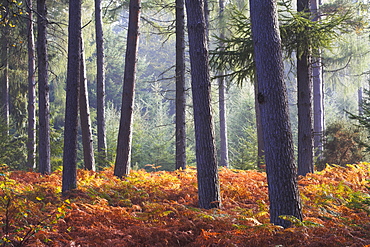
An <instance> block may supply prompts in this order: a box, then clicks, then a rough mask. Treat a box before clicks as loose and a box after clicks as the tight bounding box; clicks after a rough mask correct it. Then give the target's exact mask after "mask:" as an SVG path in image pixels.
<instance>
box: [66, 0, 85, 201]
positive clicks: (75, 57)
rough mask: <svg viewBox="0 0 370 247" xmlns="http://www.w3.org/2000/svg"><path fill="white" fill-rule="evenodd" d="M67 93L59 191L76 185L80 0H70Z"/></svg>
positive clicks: (67, 189) (73, 187)
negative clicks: (60, 188) (61, 175)
mask: <svg viewBox="0 0 370 247" xmlns="http://www.w3.org/2000/svg"><path fill="white" fill-rule="evenodd" d="M68 23H69V24H68V64H67V90H66V91H67V95H66V113H65V124H64V150H63V179H62V193H63V194H65V193H66V192H67V191H69V190H72V189H75V188H77V128H78V103H79V102H78V101H79V89H80V78H81V77H80V68H81V0H70V1H69V22H68Z"/></svg>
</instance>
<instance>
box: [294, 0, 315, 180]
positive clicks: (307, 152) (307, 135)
mask: <svg viewBox="0 0 370 247" xmlns="http://www.w3.org/2000/svg"><path fill="white" fill-rule="evenodd" d="M309 4H310V1H309V0H298V1H297V11H298V12H307V11H309V6H310V5H309ZM301 42H305V41H303V40H302V41H301ZM298 47H300V45H298ZM303 49H304V48H303ZM297 83H298V87H297V90H298V97H297V104H298V175H303V176H305V175H306V174H307V173H313V170H314V169H313V119H312V70H311V55H310V50H309V49H308V48H306V49H305V50H301V49H298V51H297Z"/></svg>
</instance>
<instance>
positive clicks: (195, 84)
mask: <svg viewBox="0 0 370 247" xmlns="http://www.w3.org/2000/svg"><path fill="white" fill-rule="evenodd" d="M185 3H186V11H187V18H188V36H189V53H190V64H191V79H192V94H193V110H194V125H195V141H196V159H197V171H198V172H197V178H198V198H199V206H200V207H201V208H206V209H208V208H214V207H220V206H221V196H220V185H219V180H218V171H217V161H216V151H215V142H214V131H213V123H212V114H211V95H210V92H211V82H210V75H209V64H208V42H207V36H208V35H207V25H206V18H205V13H204V7H205V6H204V1H202V0H186V1H185Z"/></svg>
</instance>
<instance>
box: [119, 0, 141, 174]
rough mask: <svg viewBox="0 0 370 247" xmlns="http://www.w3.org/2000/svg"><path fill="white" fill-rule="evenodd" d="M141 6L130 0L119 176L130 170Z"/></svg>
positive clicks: (137, 1)
mask: <svg viewBox="0 0 370 247" xmlns="http://www.w3.org/2000/svg"><path fill="white" fill-rule="evenodd" d="M140 8H141V6H140V0H130V7H129V9H130V10H129V11H130V13H129V23H128V33H127V48H126V57H125V74H124V78H123V92H122V106H121V120H120V126H119V133H118V143H117V156H116V163H115V166H114V175H115V176H117V177H123V176H127V175H128V174H129V172H130V160H131V141H132V113H133V105H134V92H135V80H136V66H137V51H138V41H139V20H140Z"/></svg>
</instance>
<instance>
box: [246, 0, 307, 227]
mask: <svg viewBox="0 0 370 247" xmlns="http://www.w3.org/2000/svg"><path fill="white" fill-rule="evenodd" d="M250 13H251V23H252V35H253V44H254V59H255V63H256V76H257V82H258V96H257V100H258V103H259V107H260V110H261V124H262V129H263V138H264V143H265V160H266V172H267V179H268V191H269V200H270V220H271V222H272V223H274V224H277V225H281V226H284V227H288V226H290V224H291V223H290V222H289V221H286V220H284V219H281V218H280V217H279V216H281V215H292V216H295V217H297V218H298V219H302V211H301V202H300V196H299V193H298V185H297V180H296V177H297V173H296V166H295V164H294V153H293V150H294V149H293V140H292V132H291V126H290V120H289V112H288V101H287V95H286V86H285V83H284V68H283V61H282V52H281V40H280V34H279V30H278V26H279V25H278V19H277V6H276V0H250Z"/></svg>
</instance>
